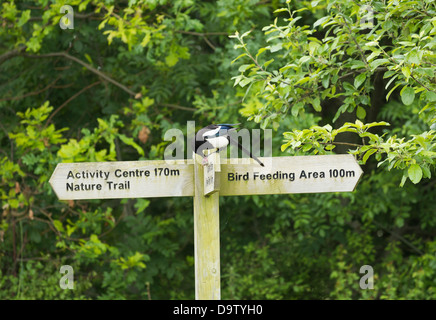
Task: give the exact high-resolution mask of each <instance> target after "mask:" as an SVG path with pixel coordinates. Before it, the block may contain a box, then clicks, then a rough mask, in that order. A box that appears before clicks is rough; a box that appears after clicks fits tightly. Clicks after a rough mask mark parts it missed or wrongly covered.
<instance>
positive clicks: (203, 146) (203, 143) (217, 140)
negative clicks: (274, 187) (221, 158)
mask: <svg viewBox="0 0 436 320" xmlns="http://www.w3.org/2000/svg"><path fill="white" fill-rule="evenodd" d="M237 125H239V123H238V124H227V123H223V124H210V125H208V126H206V127H204V128H202V129H200V130H198V131H197V133H196V135H195V153H196V154H198V155H200V156H202V157H203V159H205V158H206V154H205V151H206V150H215V151H214V152H219V151H221V150H224V149H225V148H227V146H228V145H229V143H230V142H232V143H234V144H236V145H237V146H238V148H239V149H241V150H242V151H243V152H244V153H245V154H247V155H248V156H249V157H250V158H253V159H254V160H256V161H257V162H258V163H259V164H260V165H261V166H262V167H263V166H264V164H263V163H262V162H261V161H260V160H259V159H258V158H257V157H256V156H254V155H253V154H252V153H251V151H249V150H247V149H246V148H244V147H243V146H242V145H241V144H240V143H239V142H238V141H235V140H233V139H232V138H230V136H229V132H231V131H234V130H236V128H235V126H237Z"/></svg>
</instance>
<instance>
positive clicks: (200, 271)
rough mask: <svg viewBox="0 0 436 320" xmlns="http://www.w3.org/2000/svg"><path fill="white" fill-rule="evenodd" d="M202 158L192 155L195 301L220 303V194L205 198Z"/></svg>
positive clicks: (216, 193)
mask: <svg viewBox="0 0 436 320" xmlns="http://www.w3.org/2000/svg"><path fill="white" fill-rule="evenodd" d="M202 160H203V159H202V157H201V156H199V155H197V154H194V177H195V178H194V179H195V183H194V256H195V299H197V300H219V299H221V283H220V278H221V275H220V228H219V192H213V193H211V194H209V195H207V196H205V195H204V184H205V181H204V166H203V164H202Z"/></svg>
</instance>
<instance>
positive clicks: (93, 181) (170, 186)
mask: <svg viewBox="0 0 436 320" xmlns="http://www.w3.org/2000/svg"><path fill="white" fill-rule="evenodd" d="M117 170H121V171H117ZM136 170H138V174H139V173H141V172H142V173H141V176H139V177H137V176H128V177H124V176H122V174H123V173H124V172H128V173H129V172H132V171H135V172H134V173H136ZM116 171H117V173H118V175H121V177H115V173H116ZM139 171H140V172H139ZM147 171H148V173H149V176H145V172H147ZM100 172H101V173H102V174H101V175H99V176H96V177H89V176H88V177H85V178H84V177H82V176H83V175H84V173H85V175H86V173H88V174H89V173H92V174H93V173H100ZM166 173H167V175H165V174H166ZM71 174H72V175H73V176H74V177H71ZM105 174H108V177H106V176H105ZM69 175H70V177H69ZM76 175H79V176H80V178H76ZM68 177H69V178H68ZM126 181H128V182H129V184H128V188H125V187H126V185H125V183H126ZM49 182H50V184H51V186H52V188H53V190H54V191H55V193H56V195H57V196H58V198H59V199H60V200H76V199H121V198H154V197H182V196H191V197H192V196H193V195H194V165H193V161H192V160H191V161H185V160H175V161H171V162H170V161H163V160H151V161H114V162H84V163H59V164H58V165H57V166H56V169H55V171H54V172H53V175H52V176H51V178H50V181H49ZM67 183H68V184H69V185H68V186H70V187H71V183H73V188H76V187H77V188H78V189H80V190H71V188H68V187H67ZM82 183H83V184H84V186H83V188H85V186H87V187H89V188H91V187H93V190H81V189H82V186H81V184H82ZM115 183H117V185H115ZM118 183H119V185H118ZM98 184H100V185H101V190H97V185H98ZM92 185H94V186H92ZM121 186H123V187H124V189H120V188H119V187H121Z"/></svg>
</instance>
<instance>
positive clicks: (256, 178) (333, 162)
mask: <svg viewBox="0 0 436 320" xmlns="http://www.w3.org/2000/svg"><path fill="white" fill-rule="evenodd" d="M260 159H261V161H262V162H264V164H265V167H261V166H260V165H259V164H258V163H257V162H255V161H254V160H252V159H251V160H250V162H251V163H250V164H246V161H247V159H244V160H243V163H242V164H235V163H233V164H232V162H235V161H234V160H233V159H228V161H227V163H224V161H223V160H221V161H222V162H221V168H222V169H221V181H220V195H221V196H234V195H256V194H259V195H260V194H287V193H321V192H350V191H353V190H354V188H355V186H356V184H357V182H358V181H359V179H360V177H361V175H362V173H363V171H362V169H361V168H360V166H359V164H358V163H357V161H356V160H355V159H354V157H353V156H352V155H350V154H346V155H319V156H294V157H273V158H260ZM241 162H242V161H241ZM330 170H331V171H330ZM335 170H337V171H335ZM341 170H342V171H341ZM303 171H304V173H303ZM309 173H310V175H309ZM314 173H316V174H314ZM321 173H322V174H321ZM335 173H337V177H333V176H332V177H331V176H330V175H331V174H335ZM341 173H342V174H343V175H344V176H343V177H341V176H340V175H341ZM229 174H230V176H229ZM232 174H233V176H232ZM274 174H275V176H274ZM284 174H287V175H288V177H286V176H285V175H284ZM292 174H293V175H294V176H293V180H292ZM302 174H303V176H302ZM237 175H238V176H237ZM268 175H269V176H268ZM237 177H239V178H240V179H239V180H236V179H237ZM268 177H269V178H270V179H268ZM274 177H280V178H277V179H274ZM232 178H233V180H231V179H232ZM244 178H247V179H246V180H244ZM262 178H264V179H262Z"/></svg>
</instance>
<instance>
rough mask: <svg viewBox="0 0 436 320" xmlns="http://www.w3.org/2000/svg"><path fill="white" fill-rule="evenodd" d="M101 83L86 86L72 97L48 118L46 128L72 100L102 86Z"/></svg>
mask: <svg viewBox="0 0 436 320" xmlns="http://www.w3.org/2000/svg"><path fill="white" fill-rule="evenodd" d="M100 83H101V81H100V80H98V81H96V82H94V83H91V84H90V85H89V86H86V87H84V88H82V90H80V91H78V92H76V93H75V94H74V95H72V96H71V97H70V98H69V99H68V100H67V101H65V102H64V103H63V104H62V105H60V106H59V107H58V108H57V109H56V110H55V111H54V112H53V113H52V114H51V115H50V117H48V119H47V121H46V122H45V125H44V128H46V127H47V125H48V124H49V123H50V121H51V119H53V117H54V116H55V115H56V113H58V112H59V111H61V110H62V109H63V108H64V107H65V106H66V105H67V104H69V103H70V102H71V101H72V100H74V99H76V98H77V97H78V96H79V95H81V94H82V93H83V92H85V91H86V90H88V89H91V88H92V87H94V86H96V85H98V84H100Z"/></svg>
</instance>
